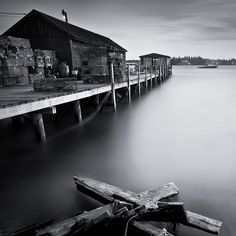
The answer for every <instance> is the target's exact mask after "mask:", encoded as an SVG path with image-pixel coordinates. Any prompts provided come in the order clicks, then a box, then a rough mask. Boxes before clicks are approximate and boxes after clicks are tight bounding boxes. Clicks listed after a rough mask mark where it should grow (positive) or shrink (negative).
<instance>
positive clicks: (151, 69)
mask: <svg viewBox="0 0 236 236" xmlns="http://www.w3.org/2000/svg"><path fill="white" fill-rule="evenodd" d="M150 78H151V79H150V84H151V89H152V66H151V71H150Z"/></svg>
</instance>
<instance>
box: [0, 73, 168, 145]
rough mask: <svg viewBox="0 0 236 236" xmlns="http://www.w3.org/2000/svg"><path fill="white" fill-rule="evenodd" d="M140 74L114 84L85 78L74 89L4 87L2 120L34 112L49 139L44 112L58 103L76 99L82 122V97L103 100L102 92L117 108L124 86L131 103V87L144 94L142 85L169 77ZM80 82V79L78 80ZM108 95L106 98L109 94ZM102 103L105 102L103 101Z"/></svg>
mask: <svg viewBox="0 0 236 236" xmlns="http://www.w3.org/2000/svg"><path fill="white" fill-rule="evenodd" d="M153 72H154V71H153ZM153 72H151V73H147V72H146V73H138V75H130V74H129V75H128V76H127V81H124V82H120V83H115V82H114V76H113V77H111V84H84V83H83V82H82V81H81V84H80V82H79V86H77V88H76V90H73V91H69V92H67V91H34V90H33V86H32V85H18V86H11V87H4V88H0V120H2V119H7V118H14V117H17V116H20V115H24V114H30V115H31V116H32V118H33V124H34V126H35V130H36V136H38V137H39V140H40V141H45V140H46V133H45V130H44V124H43V117H42V114H43V113H45V112H50V113H52V114H55V113H56V106H58V105H61V104H66V103H70V102H73V103H74V108H75V109H74V111H75V117H77V118H76V120H77V122H78V123H82V111H81V107H80V100H81V99H85V98H89V97H92V96H97V98H98V101H97V102H98V103H99V95H100V94H107V96H109V94H111V95H112V102H113V108H114V110H116V102H117V101H116V100H117V93H118V91H119V90H121V89H123V90H125V91H127V92H126V94H127V97H128V102H130V101H131V95H132V94H131V91H132V90H131V88H133V87H134V86H135V87H136V88H138V90H136V91H138V94H139V95H140V91H141V87H143V88H146V90H147V88H148V86H149V85H150V87H152V85H153V84H158V83H162V82H163V81H164V80H166V79H167V78H168V73H163V74H162V73H157V72H158V71H155V73H153ZM77 82H78V81H77ZM107 96H106V97H107ZM100 105H101V104H100Z"/></svg>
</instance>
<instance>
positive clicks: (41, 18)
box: [3, 10, 126, 81]
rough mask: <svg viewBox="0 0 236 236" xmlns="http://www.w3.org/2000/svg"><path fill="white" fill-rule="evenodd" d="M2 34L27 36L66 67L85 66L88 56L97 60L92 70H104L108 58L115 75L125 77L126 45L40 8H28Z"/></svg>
mask: <svg viewBox="0 0 236 236" xmlns="http://www.w3.org/2000/svg"><path fill="white" fill-rule="evenodd" d="M3 35H5V36H14V37H19V38H27V39H29V41H30V44H31V46H32V48H33V49H42V50H53V51H55V52H56V57H57V58H58V59H59V62H66V63H67V64H68V65H69V67H70V70H73V69H74V68H76V69H78V68H80V69H81V67H83V65H85V66H88V64H89V63H88V60H89V59H90V62H92V64H94V63H97V64H96V65H95V64H94V65H92V66H93V70H94V68H95V67H97V69H96V68H95V72H96V73H98V72H99V73H100V71H102V73H103V74H104V73H107V64H108V62H109V61H112V62H113V64H114V66H115V72H116V74H115V79H116V80H120V81H122V80H124V78H125V62H126V49H124V48H123V47H121V46H120V45H118V44H117V43H115V42H114V41H112V40H111V39H110V38H107V37H105V36H102V35H99V34H96V33H94V32H92V31H88V30H86V29H83V28H80V27H78V26H75V25H72V24H69V23H66V22H65V21H62V20H59V19H57V18H55V17H52V16H50V15H47V14H45V13H42V12H40V11H37V10H32V11H31V12H30V13H28V14H27V15H26V16H25V17H23V18H22V19H21V20H20V21H18V22H17V23H16V24H15V25H13V26H12V27H11V28H9V29H8V30H7V31H6V32H5V33H4V34H3ZM88 54H90V55H88ZM91 57H92V59H91ZM95 59H96V60H95ZM105 64H106V65H105ZM101 66H102V67H101ZM82 69H83V68H82ZM95 72H93V73H95Z"/></svg>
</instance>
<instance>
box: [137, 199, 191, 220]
mask: <svg viewBox="0 0 236 236" xmlns="http://www.w3.org/2000/svg"><path fill="white" fill-rule="evenodd" d="M158 207H159V208H158V209H157V210H153V211H147V212H145V213H144V214H143V215H142V219H145V220H155V221H160V222H172V223H186V222H187V221H188V219H187V215H186V211H185V208H184V203H183V202H159V203H158Z"/></svg>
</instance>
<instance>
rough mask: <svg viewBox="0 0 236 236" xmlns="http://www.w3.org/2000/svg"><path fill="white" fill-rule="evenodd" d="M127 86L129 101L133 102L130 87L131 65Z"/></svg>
mask: <svg viewBox="0 0 236 236" xmlns="http://www.w3.org/2000/svg"><path fill="white" fill-rule="evenodd" d="M127 88H128V102H129V103H130V102H131V89H130V67H129V65H128V80H127Z"/></svg>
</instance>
